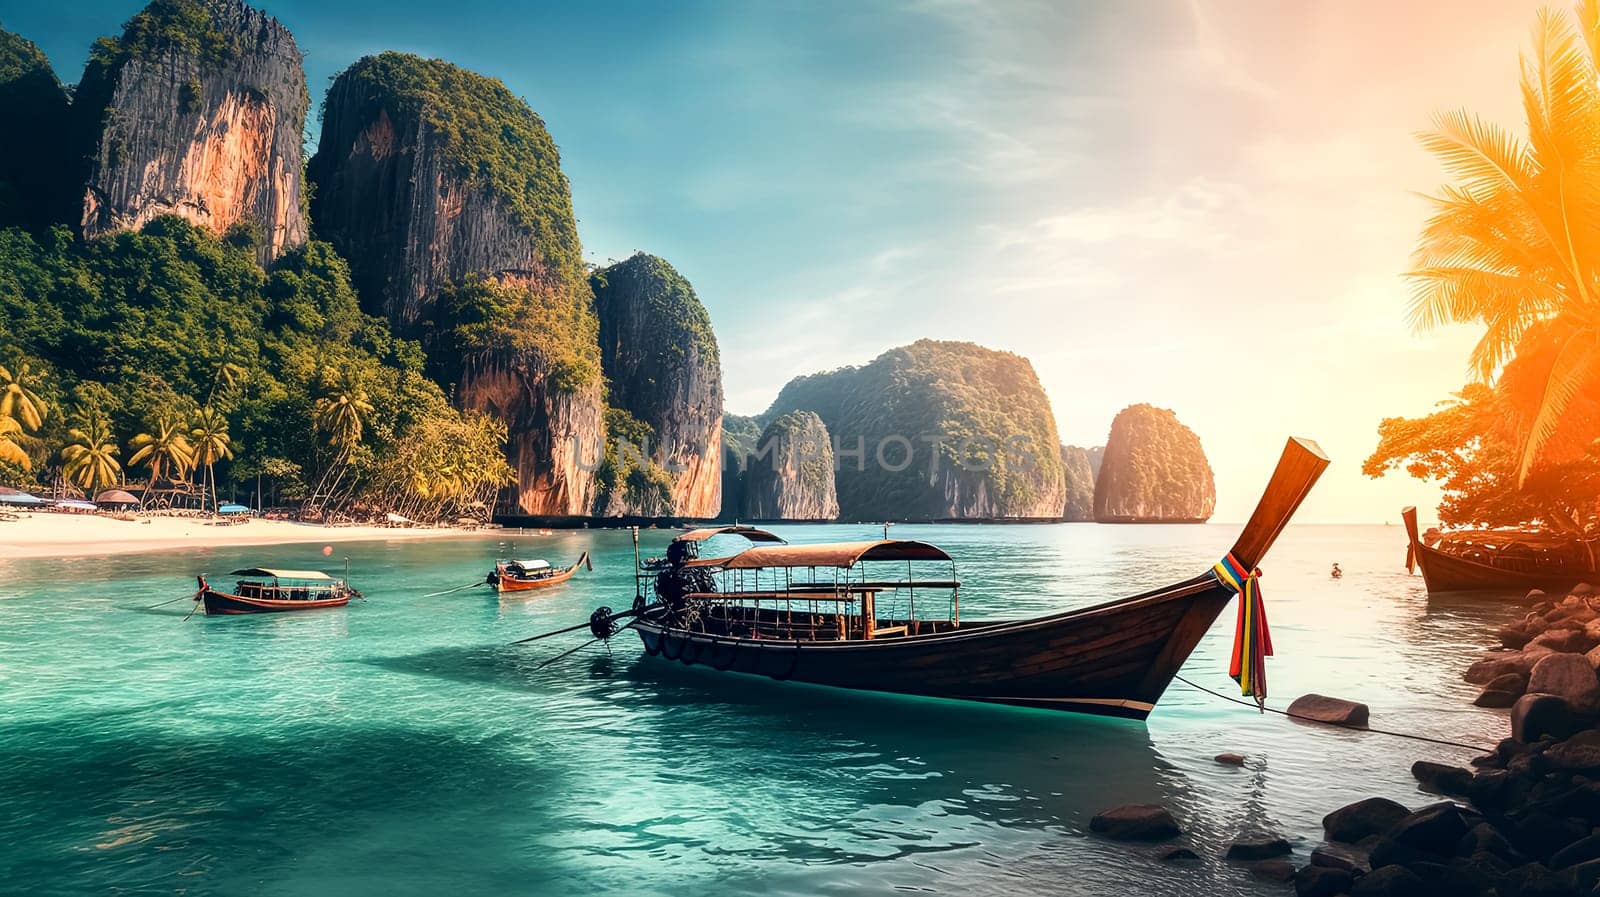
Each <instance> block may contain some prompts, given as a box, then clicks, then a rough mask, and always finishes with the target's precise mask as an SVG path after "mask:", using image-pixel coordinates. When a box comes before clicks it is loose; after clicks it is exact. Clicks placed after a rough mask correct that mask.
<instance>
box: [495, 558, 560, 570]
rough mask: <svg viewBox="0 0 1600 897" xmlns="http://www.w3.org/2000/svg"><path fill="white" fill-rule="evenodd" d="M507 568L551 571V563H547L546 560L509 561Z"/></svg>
mask: <svg viewBox="0 0 1600 897" xmlns="http://www.w3.org/2000/svg"><path fill="white" fill-rule="evenodd" d="M506 566H507V567H521V568H522V569H524V570H549V569H550V562H549V561H545V560H536V561H507V562H506Z"/></svg>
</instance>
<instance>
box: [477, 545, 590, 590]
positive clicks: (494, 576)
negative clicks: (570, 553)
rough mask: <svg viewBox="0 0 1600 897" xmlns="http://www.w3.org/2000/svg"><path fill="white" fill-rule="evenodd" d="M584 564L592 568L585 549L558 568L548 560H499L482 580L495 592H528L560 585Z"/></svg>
mask: <svg viewBox="0 0 1600 897" xmlns="http://www.w3.org/2000/svg"><path fill="white" fill-rule="evenodd" d="M584 566H587V567H588V568H589V569H590V570H593V569H594V564H592V563H590V562H589V552H587V551H585V552H584V553H583V554H581V555H579V556H578V559H577V560H576V561H575V562H573V564H572V566H570V567H563V568H560V569H557V568H555V567H552V566H550V562H549V561H542V560H541V561H507V560H500V561H495V562H494V569H493V570H492V571H490V572H489V575H488V577H486V578H485V579H484V582H486V583H488V584H489V585H492V586H494V590H495V591H496V592H502V593H504V592H528V591H532V590H534V589H544V588H549V587H550V586H554V585H560V584H561V583H564V582H566V581H567V580H569V579H571V578H572V574H574V573H577V572H578V568H579V567H584Z"/></svg>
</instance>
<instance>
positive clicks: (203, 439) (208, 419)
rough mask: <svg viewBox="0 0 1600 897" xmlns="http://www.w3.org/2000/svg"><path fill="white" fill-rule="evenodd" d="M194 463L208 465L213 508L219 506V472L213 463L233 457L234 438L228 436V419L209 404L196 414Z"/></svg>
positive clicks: (192, 432)
mask: <svg viewBox="0 0 1600 897" xmlns="http://www.w3.org/2000/svg"><path fill="white" fill-rule="evenodd" d="M189 435H191V436H193V437H194V463H195V464H197V465H199V464H204V465H205V466H206V477H207V479H209V480H210V481H211V508H212V510H213V511H214V510H216V507H217V474H216V471H215V470H214V469H213V467H212V465H214V464H216V463H217V462H218V461H221V460H223V459H224V458H232V457H233V440H232V439H231V438H229V436H228V419H227V418H226V417H223V416H222V415H221V414H220V413H218V412H217V410H216V409H215V408H212V407H210V406H209V405H208V406H206V407H205V408H201V409H200V410H199V411H198V412H197V413H196V414H195V416H194V429H193V430H191V431H189Z"/></svg>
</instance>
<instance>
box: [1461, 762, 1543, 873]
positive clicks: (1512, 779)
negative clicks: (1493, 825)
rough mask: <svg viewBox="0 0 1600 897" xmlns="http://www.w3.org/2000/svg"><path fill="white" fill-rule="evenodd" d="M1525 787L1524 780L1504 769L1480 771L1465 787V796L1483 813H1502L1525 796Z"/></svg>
mask: <svg viewBox="0 0 1600 897" xmlns="http://www.w3.org/2000/svg"><path fill="white" fill-rule="evenodd" d="M1527 785H1528V783H1527V781H1526V780H1525V779H1522V778H1521V777H1518V776H1514V775H1512V774H1511V773H1510V772H1507V771H1506V770H1504V769H1487V770H1480V771H1479V772H1478V774H1477V775H1475V776H1473V777H1472V783H1471V784H1470V785H1468V786H1467V794H1466V796H1467V797H1468V798H1469V799H1470V800H1471V801H1472V805H1473V806H1475V807H1477V808H1478V809H1480V810H1482V811H1483V812H1485V813H1490V814H1493V813H1504V812H1505V811H1507V810H1509V809H1511V808H1512V807H1514V806H1516V805H1517V804H1519V803H1521V802H1522V800H1523V799H1524V798H1525V797H1526V796H1527ZM1468 852H1469V853H1470V851H1468Z"/></svg>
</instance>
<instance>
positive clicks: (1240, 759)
mask: <svg viewBox="0 0 1600 897" xmlns="http://www.w3.org/2000/svg"><path fill="white" fill-rule="evenodd" d="M1215 759H1216V761H1217V762H1218V763H1221V764H1222V765H1223V766H1243V765H1244V755H1243V754H1218V755H1217V756H1216V757H1215Z"/></svg>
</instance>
